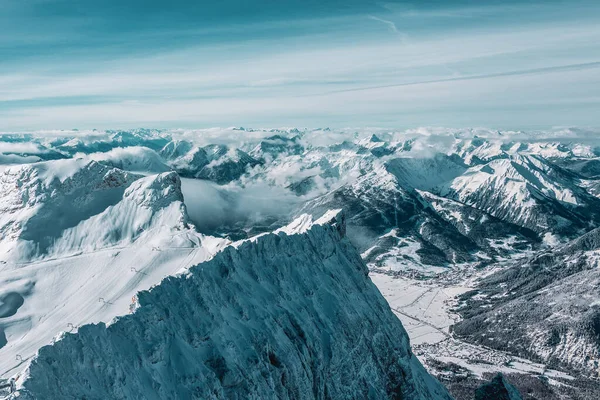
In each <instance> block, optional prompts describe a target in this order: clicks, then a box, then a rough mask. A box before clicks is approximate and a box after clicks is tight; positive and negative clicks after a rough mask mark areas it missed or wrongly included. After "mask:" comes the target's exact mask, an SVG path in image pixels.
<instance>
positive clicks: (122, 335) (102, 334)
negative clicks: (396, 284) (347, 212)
mask: <svg viewBox="0 0 600 400" xmlns="http://www.w3.org/2000/svg"><path fill="white" fill-rule="evenodd" d="M340 219H341V214H340V213H337V212H336V213H331V214H329V215H327V216H325V217H324V218H322V219H318V220H317V221H316V223H315V224H313V225H312V227H311V228H309V229H308V230H306V231H305V232H304V233H294V234H292V235H287V234H286V233H284V232H280V233H278V234H269V235H264V236H261V237H260V238H258V239H256V240H255V241H246V242H244V243H242V244H241V245H240V246H238V247H237V248H235V247H228V248H225V249H224V250H223V251H222V252H220V253H218V254H217V255H216V256H215V257H214V258H213V259H212V260H210V261H207V262H204V263H201V264H199V265H197V266H195V267H193V268H191V269H190V270H189V272H188V273H187V274H186V275H184V276H179V277H170V278H167V279H165V280H164V281H163V282H162V283H161V284H160V285H158V286H156V287H154V288H153V289H151V290H150V291H146V292H141V293H139V294H138V296H137V298H138V303H139V307H138V308H137V310H136V311H135V313H134V314H132V315H129V316H125V317H122V318H120V319H118V320H117V321H116V322H114V323H113V324H111V325H110V326H108V327H107V326H105V325H104V324H98V325H88V326H83V327H81V328H79V330H78V332H77V333H76V334H66V335H64V336H63V337H62V339H61V340H59V341H57V342H56V343H55V344H54V345H52V346H46V347H43V348H42V349H40V351H39V353H38V355H37V357H36V358H35V359H34V360H33V362H32V363H31V365H30V367H29V370H28V375H27V376H26V377H25V378H24V379H21V380H20V381H19V386H20V394H21V396H24V398H45V399H55V398H56V399H58V398H64V397H65V396H67V397H89V398H122V397H127V398H144V399H155V398H156V399H159V398H206V399H211V398H213V399H217V398H235V397H239V396H240V395H242V394H243V396H244V397H245V398H261V399H265V398H273V399H275V398H277V399H281V398H284V399H285V398H322V397H332V398H356V397H366V396H371V397H373V396H374V397H376V398H397V397H398V396H400V397H401V398H405V399H450V396H449V395H448V394H447V392H446V391H445V389H444V388H443V387H442V386H441V385H440V384H439V383H438V382H437V381H435V380H434V379H433V378H432V377H431V376H430V375H428V374H427V373H426V372H425V370H424V369H423V367H422V366H421V365H420V363H419V362H418V360H417V359H416V358H415V357H414V356H413V355H412V353H411V351H410V348H409V343H408V338H407V336H406V332H405V331H404V329H403V328H402V325H401V323H400V321H399V320H398V319H397V318H396V317H394V315H393V314H392V312H391V310H390V309H389V306H388V305H387V303H386V302H385V300H384V299H383V297H382V296H381V295H380V294H379V292H378V291H377V289H376V288H375V286H374V285H373V284H372V283H371V281H370V280H369V279H368V277H367V270H366V267H365V265H364V263H363V262H362V261H361V259H360V256H359V255H358V253H356V251H355V250H354V249H353V248H352V247H351V246H350V244H349V243H348V241H347V240H346V239H344V238H343V237H342V236H341V235H340V231H341V230H343V229H342V228H343V223H342V221H341V220H340ZM326 221H335V222H334V224H333V225H329V224H325V225H321V224H322V223H325V222H326ZM292 230H293V229H292ZM359 321H360V322H359ZM357 324H359V325H360V326H361V327H362V328H361V329H359V330H357V329H355V328H356V326H357Z"/></svg>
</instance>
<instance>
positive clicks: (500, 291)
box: [453, 229, 600, 376]
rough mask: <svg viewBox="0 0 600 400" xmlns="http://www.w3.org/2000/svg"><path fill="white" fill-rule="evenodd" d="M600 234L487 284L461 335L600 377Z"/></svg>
mask: <svg viewBox="0 0 600 400" xmlns="http://www.w3.org/2000/svg"><path fill="white" fill-rule="evenodd" d="M599 288H600V230H598V229H596V230H593V231H591V232H589V233H587V234H585V235H583V236H582V237H580V238H578V239H576V240H574V241H572V242H570V243H568V244H566V245H564V246H561V247H559V248H557V249H554V250H551V251H546V252H543V253H541V254H539V255H537V256H535V257H533V258H531V259H530V260H529V261H528V262H526V263H520V264H519V265H514V266H512V267H510V268H506V269H504V270H500V271H498V272H496V273H495V274H492V275H490V276H488V277H486V278H484V279H483V280H482V281H481V283H480V284H479V285H478V287H477V289H476V290H474V291H471V292H468V293H466V294H465V295H463V296H462V298H461V300H462V304H461V306H460V307H459V309H458V310H459V311H460V313H461V314H462V316H463V317H464V318H465V319H464V320H463V321H461V322H459V323H458V324H456V325H455V326H454V328H453V330H454V332H455V333H456V334H457V335H459V336H461V337H464V338H466V339H467V340H469V341H473V342H477V343H482V344H485V345H486V346H489V347H493V348H498V349H501V350H506V351H509V352H511V353H513V354H517V355H522V356H527V357H529V358H533V359H535V360H540V361H542V362H545V363H547V364H549V365H557V366H560V367H563V368H569V369H572V370H576V371H583V372H584V373H586V374H590V375H593V376H597V375H598V374H599V373H600V370H599V367H600V365H599V364H598V359H599V357H600V289H599Z"/></svg>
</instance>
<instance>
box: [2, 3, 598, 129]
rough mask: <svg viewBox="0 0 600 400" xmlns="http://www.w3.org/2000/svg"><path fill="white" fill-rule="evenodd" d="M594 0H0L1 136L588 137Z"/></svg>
mask: <svg viewBox="0 0 600 400" xmlns="http://www.w3.org/2000/svg"><path fill="white" fill-rule="evenodd" d="M599 20H600V2H598V1H595V0H594V1H591V0H573V1H552V0H546V1H539V2H533V1H518V2H516V1H510V0H507V1H493V0H488V1H452V0H447V1H431V0H425V1H419V2H417V1H415V2H406V1H389V2H380V1H373V0H256V1H248V0H246V1H244V0H221V1H206V0H197V1H191V0H172V1H169V2H165V1H155V0H144V1H142V0H128V1H124V0H103V1H98V0H94V1H89V0H28V1H22V0H0V26H2V30H1V32H0V131H26V130H35V129H72V128H79V129H91V128H98V129H106V128H135V127H151V128H198V127H211V126H245V127H275V126H277V127H280V126H299V127H313V128H314V127H323V126H329V127H348V126H356V127H364V126H378V127H393V128H413V127H418V126H445V127H474V126H478V127H479V126H483V127H490V128H496V129H543V128H549V127H556V126H583V127H598V126H600V122H599V115H600V111H599V110H600V24H599V23H598V21H599Z"/></svg>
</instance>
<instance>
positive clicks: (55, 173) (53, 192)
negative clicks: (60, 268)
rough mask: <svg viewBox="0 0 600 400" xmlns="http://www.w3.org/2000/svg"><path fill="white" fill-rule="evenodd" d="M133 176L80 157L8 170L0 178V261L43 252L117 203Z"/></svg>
mask: <svg viewBox="0 0 600 400" xmlns="http://www.w3.org/2000/svg"><path fill="white" fill-rule="evenodd" d="M138 178H139V176H136V175H133V174H130V173H127V172H124V171H121V170H118V169H114V168H110V167H107V166H104V165H101V164H99V163H97V162H95V161H88V160H83V159H69V160H56V161H47V162H41V163H36V164H31V165H24V166H14V167H9V168H7V169H6V170H4V171H3V172H2V173H1V175H0V188H1V192H0V233H1V234H2V235H1V237H0V259H8V258H10V259H12V260H15V261H19V260H28V259H31V258H32V257H36V256H39V255H43V254H46V252H47V251H48V249H49V248H50V247H51V246H52V244H53V243H54V241H55V240H56V239H57V238H58V237H60V235H61V234H62V232H63V231H64V230H65V229H68V228H70V227H73V226H75V225H76V224H77V223H79V221H81V220H83V219H87V218H89V217H91V216H92V215H95V214H97V213H99V212H101V211H102V210H104V209H106V208H107V207H108V206H110V205H113V204H116V203H117V202H118V201H119V199H120V198H121V196H122V195H123V193H124V192H125V189H126V188H127V187H128V186H129V185H130V184H131V183H132V182H134V181H135V180H136V179H138Z"/></svg>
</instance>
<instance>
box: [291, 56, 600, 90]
mask: <svg viewBox="0 0 600 400" xmlns="http://www.w3.org/2000/svg"><path fill="white" fill-rule="evenodd" d="M598 67H600V61H593V62H589V63H580V64H569V65H558V66H553V67H544V68H532V69H522V70H514V71H507V72H496V73H491V74H481V75H469V76H462V77H454V78H444V79H431V80H426V81H415V82H404V83H390V84H387V85H377V86H365V87H360V88H352V89H340V90H333V91H329V92H325V93H320V94H317V95H324V94H336V93H346V92H359V91H363V90H374V89H385V88H393V87H402V86H415V85H427V84H431V83H443V82H457V81H471V80H476V79H486V78H500V77H504V76H520V75H532V74H541V73H548V72H560V71H577V70H582V69H591V68H598ZM309 96H316V95H314V94H313V95H306V96H300V97H309Z"/></svg>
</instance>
